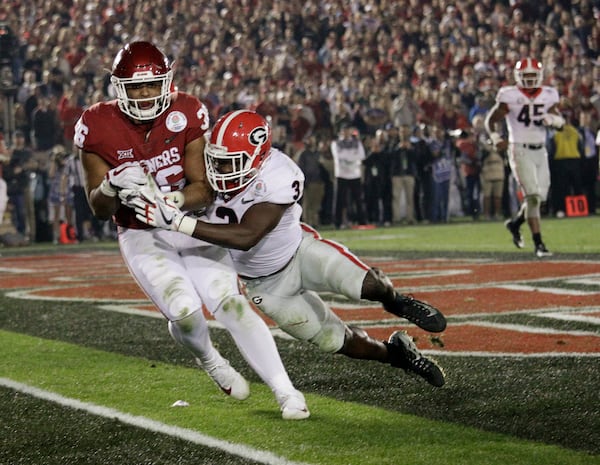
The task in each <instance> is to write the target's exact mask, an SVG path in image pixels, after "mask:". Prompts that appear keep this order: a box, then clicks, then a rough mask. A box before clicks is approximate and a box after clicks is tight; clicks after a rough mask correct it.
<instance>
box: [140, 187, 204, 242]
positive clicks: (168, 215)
mask: <svg viewBox="0 0 600 465" xmlns="http://www.w3.org/2000/svg"><path fill="white" fill-rule="evenodd" d="M130 204H131V206H132V208H134V209H135V217H136V218H137V219H138V220H140V221H141V222H142V223H146V224H147V225H150V226H154V227H155V228H161V229H168V230H171V231H180V232H182V233H185V234H187V235H188V236H193V234H194V230H195V229H196V220H195V219H194V218H191V217H189V216H185V214H184V213H183V212H182V211H181V210H180V209H179V208H178V207H177V206H176V205H174V204H173V203H171V201H170V200H169V199H168V198H167V197H163V196H162V195H157V196H156V197H155V198H154V199H148V198H145V197H142V196H138V197H135V198H134V199H133V200H132V201H131V202H130Z"/></svg>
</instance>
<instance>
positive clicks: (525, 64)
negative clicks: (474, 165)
mask: <svg viewBox="0 0 600 465" xmlns="http://www.w3.org/2000/svg"><path fill="white" fill-rule="evenodd" d="M514 77H515V82H516V85H513V86H503V87H501V88H500V89H499V90H498V94H497V96H496V104H495V105H494V106H493V107H492V108H491V109H490V111H489V112H488V114H487V115H486V118H485V128H486V130H487V132H488V134H489V135H490V139H491V141H492V143H493V144H494V145H495V146H496V148H497V149H498V150H508V160H509V164H510V168H511V170H512V173H513V175H514V176H515V179H516V180H517V182H518V184H519V186H520V188H521V191H522V193H523V196H524V200H523V203H522V205H521V208H520V209H519V212H518V213H517V215H516V217H515V218H513V219H509V220H508V221H506V222H505V225H506V228H507V229H508V230H509V231H510V233H511V235H512V239H513V242H514V244H515V245H516V246H517V247H518V248H523V247H524V241H523V236H522V235H521V231H520V228H521V225H522V224H523V223H524V222H525V221H527V224H528V225H529V229H530V231H531V236H532V239H533V244H534V253H535V255H536V256H537V257H538V258H541V257H547V256H551V255H552V253H551V252H550V251H549V250H548V249H547V248H546V246H545V245H544V242H543V241H542V233H541V228H540V205H541V204H542V202H544V201H545V200H546V198H547V196H548V189H549V188H550V168H549V165H548V152H547V150H546V137H547V134H546V132H547V128H552V129H561V128H562V127H563V125H564V124H565V120H564V118H563V117H562V116H561V115H560V113H559V111H558V103H559V95H558V91H557V90H556V89H555V88H553V87H549V86H544V85H542V81H543V78H544V74H543V66H542V64H541V63H540V62H539V61H537V60H535V59H532V58H525V59H522V60H520V61H518V62H517V64H516V65H515V70H514ZM502 120H504V121H505V122H506V127H507V129H508V140H506V139H505V138H504V137H503V136H502V135H501V134H500V132H497V131H496V128H495V126H496V123H499V122H501V121H502Z"/></svg>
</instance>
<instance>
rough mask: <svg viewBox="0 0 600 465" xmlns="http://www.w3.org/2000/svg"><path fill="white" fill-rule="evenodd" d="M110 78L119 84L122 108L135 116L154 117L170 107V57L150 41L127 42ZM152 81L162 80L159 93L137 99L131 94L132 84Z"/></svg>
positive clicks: (119, 100)
mask: <svg viewBox="0 0 600 465" xmlns="http://www.w3.org/2000/svg"><path fill="white" fill-rule="evenodd" d="M110 82H111V83H112V85H113V86H114V88H115V92H116V94H117V101H118V104H119V108H120V109H121V111H122V112H123V113H125V114H126V115H127V116H129V117H131V118H134V119H136V120H140V121H148V120H152V119H154V118H156V117H158V116H159V115H161V114H162V113H164V112H165V111H166V110H167V108H169V104H170V102H171V91H172V83H173V70H172V69H171V65H170V63H169V59H168V58H167V57H166V56H165V55H164V54H163V53H162V52H161V51H160V50H159V49H158V48H157V47H156V46H155V45H153V44H151V43H150V42H131V43H129V44H126V45H125V46H124V47H123V48H122V49H121V50H120V51H119V53H118V54H117V56H116V57H115V61H114V62H113V66H112V75H111V78H110ZM149 82H153V83H156V82H158V83H160V86H161V92H160V95H159V96H158V97H151V98H143V99H133V98H130V97H129V96H128V95H127V88H128V87H129V86H139V85H142V84H147V83H149ZM148 104H151V105H150V106H148Z"/></svg>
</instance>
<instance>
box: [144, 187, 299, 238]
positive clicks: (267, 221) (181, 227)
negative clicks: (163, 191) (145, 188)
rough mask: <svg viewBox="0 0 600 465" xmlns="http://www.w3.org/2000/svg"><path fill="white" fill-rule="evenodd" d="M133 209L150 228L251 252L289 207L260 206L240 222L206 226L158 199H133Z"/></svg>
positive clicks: (267, 204)
mask: <svg viewBox="0 0 600 465" xmlns="http://www.w3.org/2000/svg"><path fill="white" fill-rule="evenodd" d="M133 207H134V208H135V213H136V218H137V219H138V220H140V221H142V222H143V223H146V224H149V225H150V226H154V227H158V228H163V229H170V230H173V231H179V232H182V233H185V234H187V235H189V236H192V237H195V238H196V239H201V240H203V241H207V242H210V243H212V244H216V245H219V246H221V247H226V248H228V249H239V250H250V249H251V248H252V247H254V246H255V245H256V244H258V243H259V242H260V241H261V240H262V238H263V237H265V236H266V235H267V234H268V233H269V232H270V231H272V230H273V228H275V226H277V224H278V223H279V220H280V219H281V217H282V216H283V213H284V212H285V210H286V209H287V208H288V207H289V205H278V204H274V203H267V202H265V203H259V204H256V205H253V206H252V207H250V208H249V209H248V211H247V212H246V213H245V214H244V216H243V217H242V219H241V221H240V222H239V223H231V224H214V223H207V222H206V221H202V220H199V219H198V218H195V217H192V216H186V215H184V214H183V213H182V212H181V210H179V208H177V207H176V206H175V205H173V204H172V203H170V202H169V200H168V199H165V198H164V197H160V196H159V197H157V198H156V199H155V201H154V202H149V201H147V200H145V199H142V198H138V199H135V201H134V202H133Z"/></svg>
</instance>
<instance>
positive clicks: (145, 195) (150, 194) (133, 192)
mask: <svg viewBox="0 0 600 465" xmlns="http://www.w3.org/2000/svg"><path fill="white" fill-rule="evenodd" d="M118 195H119V199H121V203H122V204H123V205H126V206H127V207H130V208H135V205H134V204H133V201H134V200H135V199H136V198H138V197H141V198H142V199H144V200H147V201H148V202H154V199H155V197H162V196H163V194H162V193H161V192H160V188H159V187H158V186H157V185H156V181H155V180H154V177H153V176H152V174H150V173H148V174H146V182H145V183H144V185H143V186H137V187H135V188H133V189H129V188H125V189H120V190H119V191H118Z"/></svg>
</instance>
